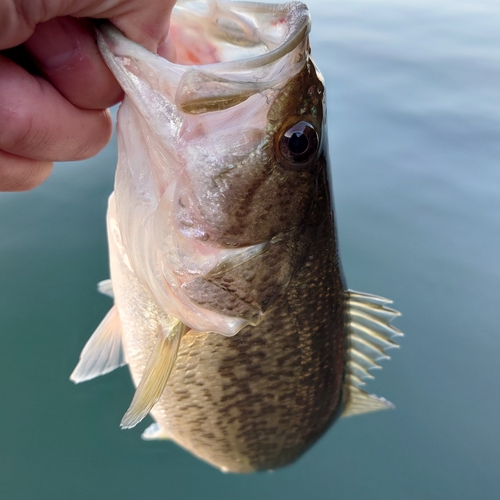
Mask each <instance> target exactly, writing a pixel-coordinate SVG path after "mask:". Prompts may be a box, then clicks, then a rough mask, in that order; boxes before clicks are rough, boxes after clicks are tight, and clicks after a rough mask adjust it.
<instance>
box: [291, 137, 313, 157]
mask: <svg viewBox="0 0 500 500" xmlns="http://www.w3.org/2000/svg"><path fill="white" fill-rule="evenodd" d="M308 147H309V140H308V139H307V137H306V135H305V134H303V133H302V132H294V133H293V134H292V136H291V137H290V139H289V141H288V149H289V150H290V153H292V154H294V155H300V154H302V153H305V152H306V151H307V148H308Z"/></svg>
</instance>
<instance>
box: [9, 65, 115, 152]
mask: <svg viewBox="0 0 500 500" xmlns="http://www.w3.org/2000/svg"><path fill="white" fill-rule="evenodd" d="M111 132H112V123H111V117H110V115H109V112H107V111H101V110H86V109H80V108H78V107H76V106H74V105H73V104H71V103H70V102H69V101H68V100H66V99H65V98H64V97H63V96H62V95H61V94H60V93H59V92H58V91H57V90H55V89H54V87H52V86H51V85H50V84H49V83H48V82H47V81H46V80H44V79H43V78H40V77H37V76H33V75H30V74H29V73H28V72H26V71H24V70H23V69H22V68H21V67H19V66H17V65H16V64H15V63H14V62H12V61H11V60H9V59H7V58H5V57H2V56H0V150H3V151H5V152H7V153H10V154H13V155H18V156H23V157H26V158H29V159H33V160H42V161H68V160H80V159H84V158H89V157H90V156H93V155H94V154H96V153H97V152H99V151H100V150H101V149H102V148H103V147H104V146H105V145H106V144H107V142H108V141H109V138H110V137H111Z"/></svg>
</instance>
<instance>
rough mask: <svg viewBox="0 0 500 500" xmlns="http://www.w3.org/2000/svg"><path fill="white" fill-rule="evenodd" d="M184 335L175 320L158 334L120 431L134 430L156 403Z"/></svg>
mask: <svg viewBox="0 0 500 500" xmlns="http://www.w3.org/2000/svg"><path fill="white" fill-rule="evenodd" d="M186 331H187V327H186V326H185V325H184V324H183V323H181V322H180V321H178V320H176V321H173V322H172V323H171V324H169V325H168V326H166V327H164V328H163V329H162V330H161V331H160V332H159V334H158V338H157V340H156V344H155V346H154V348H153V352H152V353H151V356H150V358H149V361H148V363H147V365H146V368H145V370H144V373H143V375H142V379H141V381H140V383H139V385H138V386H137V389H136V391H135V394H134V398H133V399H132V403H130V406H129V408H128V410H127V412H126V413H125V415H124V416H123V419H122V421H121V424H120V426H121V427H122V428H123V429H130V428H131V427H135V426H136V425H137V424H138V423H139V422H140V421H141V420H142V419H143V418H144V417H145V416H146V415H147V414H148V413H149V412H150V411H151V409H152V408H153V406H154V405H155V404H156V402H157V401H158V399H160V396H161V395H162V393H163V391H164V390H165V386H166V385H167V382H168V378H169V376H170V373H171V372H172V368H173V367H174V364H175V360H176V359H177V351H178V349H179V343H180V340H181V338H182V335H183V334H184V333H185V332H186Z"/></svg>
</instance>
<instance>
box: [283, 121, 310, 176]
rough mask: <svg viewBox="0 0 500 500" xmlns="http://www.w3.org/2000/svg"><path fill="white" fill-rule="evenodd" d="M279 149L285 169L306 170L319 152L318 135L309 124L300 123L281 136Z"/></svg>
mask: <svg viewBox="0 0 500 500" xmlns="http://www.w3.org/2000/svg"><path fill="white" fill-rule="evenodd" d="M278 148H279V156H280V157H281V159H282V160H283V161H282V162H281V164H282V165H283V166H284V167H285V168H293V169H297V168H298V169H301V168H303V167H304V168H306V167H307V166H308V164H309V163H308V162H310V161H311V160H312V159H314V158H315V157H316V154H317V152H318V148H319V137H318V133H317V132H316V130H315V129H314V127H313V126H312V125H311V124H310V123H309V122H306V121H300V122H298V123H296V124H295V125H293V126H292V127H290V128H289V129H288V130H287V131H286V132H285V133H284V134H282V135H281V136H280V139H279V143H278Z"/></svg>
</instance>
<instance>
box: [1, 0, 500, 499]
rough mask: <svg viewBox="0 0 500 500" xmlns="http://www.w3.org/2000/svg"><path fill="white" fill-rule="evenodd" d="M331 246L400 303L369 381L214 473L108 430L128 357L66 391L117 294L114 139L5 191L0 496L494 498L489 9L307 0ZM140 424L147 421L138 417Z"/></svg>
mask: <svg viewBox="0 0 500 500" xmlns="http://www.w3.org/2000/svg"><path fill="white" fill-rule="evenodd" d="M310 7H311V11H312V15H313V30H312V34H311V44H312V50H313V55H314V58H315V60H316V63H317V64H318V66H319V67H320V68H321V70H322V72H323V74H324V76H325V79H326V83H327V91H328V121H329V140H330V157H331V161H332V171H333V179H334V190H335V205H336V214H337V221H338V231H339V238H340V247H341V254H342V258H343V264H344V271H345V275H346V278H347V281H348V284H349V286H350V287H351V288H354V289H356V290H361V291H367V292H371V293H376V294H380V295H383V296H386V297H390V298H392V299H393V300H394V301H395V306H396V307H397V308H398V309H399V310H401V311H402V312H403V316H402V317H401V318H400V319H398V320H397V321H396V323H395V324H396V326H397V327H399V328H400V329H402V330H403V331H404V332H405V334H406V336H405V338H404V339H402V342H401V344H402V348H401V349H400V350H399V351H393V352H392V353H391V354H392V358H393V359H392V360H391V361H390V362H385V363H384V369H383V371H381V372H377V373H376V376H377V377H376V380H375V381H371V382H369V385H368V389H369V390H370V391H372V392H375V393H376V394H379V395H382V396H384V397H386V398H387V399H389V400H391V401H393V402H394V403H395V404H396V406H397V409H396V410H395V411H390V412H381V413H378V414H371V415H366V416H360V417H353V418H351V419H345V420H341V421H339V422H338V423H337V424H336V425H335V426H334V427H333V428H332V429H331V430H330V431H329V432H328V433H327V434H326V435H325V436H324V437H323V438H322V439H321V440H320V441H319V442H318V443H317V444H316V445H315V446H314V447H313V448H312V449H311V450H310V451H309V452H307V453H306V454H305V455H304V457H302V458H301V459H300V460H299V461H298V462H297V463H296V464H294V465H292V466H290V467H287V468H285V469H282V470H279V471H275V472H274V473H260V474H254V475H250V476H236V475H227V474H226V475H225V474H222V473H220V472H219V471H217V470H215V469H213V468H212V467H210V466H209V465H207V464H205V463H203V462H201V461H199V460H197V459H196V458H194V457H193V456H191V455H190V454H188V453H187V452H185V451H183V450H182V449H180V448H179V447H177V446H176V445H175V444H173V443H169V442H144V441H142V440H141V439H140V437H139V436H140V433H141V431H142V430H143V429H144V427H145V426H146V425H147V424H144V423H143V424H141V425H140V426H139V427H140V428H138V429H133V430H130V431H121V430H120V429H119V422H120V419H121V417H122V415H123V413H124V411H125V410H126V408H127V406H128V404H129V402H130V400H131V397H132V394H133V388H132V384H131V382H130V377H129V375H128V373H127V370H126V369H121V370H117V371H116V372H114V373H112V374H110V375H107V376H105V377H101V378H99V379H97V380H94V381H91V382H88V383H86V384H82V385H80V386H74V385H73V384H72V383H71V382H70V381H69V379H68V377H69V374H70V373H71V371H72V369H73V367H74V365H75V363H76V361H77V359H78V355H79V353H80V350H81V348H82V347H83V345H84V344H85V341H86V340H87V338H88V337H89V336H90V334H91V333H92V331H93V329H94V328H95V326H96V325H97V324H98V323H99V321H100V319H101V318H102V317H103V315H104V314H105V313H106V311H107V310H108V309H109V307H110V305H111V301H110V299H107V298H106V297H104V296H101V295H99V294H98V293H97V292H96V288H95V285H96V283H97V282H98V281H100V280H101V279H104V278H107V277H108V269H107V243H106V233H105V211H106V203H107V197H108V195H109V193H110V192H111V190H112V184H113V174H114V167H115V163H116V142H114V141H113V142H112V143H111V144H110V145H109V147H108V148H107V149H106V150H105V151H104V152H103V153H102V154H100V155H99V156H98V157H96V158H94V159H91V160H89V161H86V162H79V163H74V164H61V165H58V166H56V169H55V173H54V175H53V176H52V177H51V178H50V179H49V180H48V181H47V182H46V183H45V184H44V185H43V186H42V187H40V188H38V189H36V190H34V191H33V192H30V193H23V194H10V193H9V194H1V195H0V210H1V212H0V213H1V215H0V234H1V236H2V237H1V240H0V313H1V314H0V398H1V405H0V498H1V499H2V500H4V499H5V500H31V499H51V500H67V499H74V500H89V499H91V500H109V499H120V500H134V499H147V500H160V499H183V500H198V499H203V500H210V499H217V500H233V499H238V500H239V499H241V500H246V499H252V500H256V499H259V500H267V499H273V500H274V499H278V500H280V499H286V500H299V499H300V500H302V499H304V498H314V499H342V500H372V499H373V500H378V499H385V500H402V499H405V500H406V499H408V500H423V499H425V500H434V499H436V500H448V499H453V500H462V499H463V500H470V499H472V498H474V499H476V498H477V499H481V500H489V499H496V498H498V495H499V493H498V492H499V491H500V476H499V470H500V430H499V427H500V389H499V384H500V382H499V381H500V363H499V361H498V360H499V357H500V326H499V321H498V318H497V316H498V315H499V311H500V265H499V262H500V168H499V163H500V162H499V158H500V28H499V26H500V4H499V3H498V2H497V1H494V0H484V1H481V0H476V1H474V2H473V1H467V2H466V1H460V0H455V1H451V0H440V1H439V0H437V1H430V0H422V1H420V2H415V1H405V0H335V1H333V0H328V1H325V0H322V1H321V0H314V1H311V2H310ZM148 423H149V422H148Z"/></svg>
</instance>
